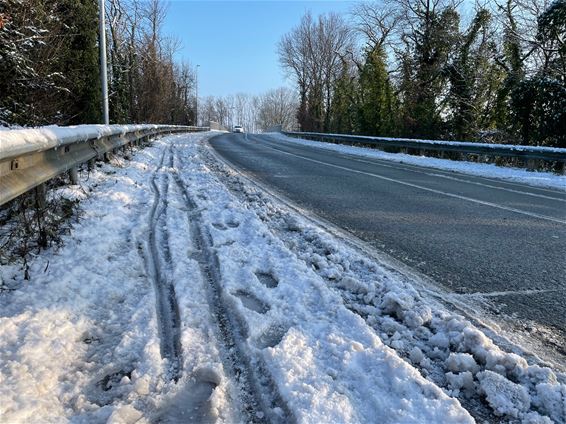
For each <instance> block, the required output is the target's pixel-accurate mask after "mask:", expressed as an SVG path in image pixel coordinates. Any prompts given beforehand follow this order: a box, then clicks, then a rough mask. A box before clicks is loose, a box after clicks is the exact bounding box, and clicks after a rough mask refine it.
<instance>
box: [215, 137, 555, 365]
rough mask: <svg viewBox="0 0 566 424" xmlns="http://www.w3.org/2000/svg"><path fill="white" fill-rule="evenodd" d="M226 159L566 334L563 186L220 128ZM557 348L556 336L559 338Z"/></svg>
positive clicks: (397, 252)
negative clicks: (355, 153) (514, 180)
mask: <svg viewBox="0 0 566 424" xmlns="http://www.w3.org/2000/svg"><path fill="white" fill-rule="evenodd" d="M210 144H211V145H212V147H213V148H214V149H215V150H216V151H217V152H218V153H219V154H220V155H221V156H222V157H223V158H225V159H226V160H228V161H229V162H230V163H231V164H233V165H234V166H236V167H238V168H240V169H241V170H243V171H246V172H247V173H248V174H250V175H251V176H253V177H254V178H255V179H257V180H259V181H260V182H262V183H263V184H266V185H268V186H270V187H272V188H274V189H275V191H277V192H279V193H281V194H283V195H285V196H286V197H287V198H288V199H290V200H292V201H293V202H295V203H296V204H297V205H299V206H300V207H302V208H304V209H307V210H309V211H311V212H313V213H315V214H317V215H319V216H321V217H323V218H325V219H327V220H328V221H330V222H332V223H334V224H336V225H338V226H339V227H341V228H344V229H346V230H348V231H350V232H351V233H353V234H355V235H356V236H358V237H359V238H361V239H362V240H364V241H366V242H368V243H370V244H371V245H373V246H374V247H376V248H378V249H379V250H381V251H384V252H386V253H388V254H389V255H391V256H393V257H394V258H396V259H398V260H401V261H402V262H404V263H405V264H407V265H409V266H411V267H413V268H414V269H417V270H418V271H420V272H422V273H424V274H425V275H427V276H429V277H431V278H433V279H434V280H435V281H437V282H438V283H440V284H441V285H443V286H444V287H445V288H446V289H448V290H449V291H450V292H453V293H457V294H459V295H461V296H462V299H465V298H466V296H470V297H474V298H477V296H478V294H481V295H482V296H483V297H484V298H488V299H489V300H490V301H491V303H492V305H493V307H494V308H495V310H496V312H497V313H502V314H504V315H506V316H511V317H514V318H517V319H519V320H521V322H523V321H524V323H525V326H526V327H527V328H533V327H536V324H539V325H540V324H542V325H544V326H545V327H546V328H547V329H549V330H550V332H551V333H554V334H555V335H558V336H559V339H562V340H564V335H566V302H564V300H565V299H566V261H565V252H566V193H564V192H560V191H558V190H553V189H544V188H535V187H531V186H527V185H523V184H518V183H512V182H504V181H500V180H496V179H493V178H484V177H475V176H470V175H464V174H459V173H455V172H449V171H442V170H436V169H431V168H425V167H418V166H413V165H407V164H399V163H395V162H389V161H385V160H379V159H369V158H363V157H354V156H349V155H345V154H341V153H337V152H333V151H328V150H324V149H318V148H315V147H310V146H303V145H299V144H297V143H292V142H285V141H280V140H279V139H277V140H275V139H274V138H271V137H269V136H264V135H250V134H246V135H244V134H225V135H221V136H217V137H215V138H213V139H212V140H211V141H210ZM557 348H558V350H559V351H560V350H562V354H564V353H565V352H564V351H563V349H561V348H560V342H559V343H557Z"/></svg>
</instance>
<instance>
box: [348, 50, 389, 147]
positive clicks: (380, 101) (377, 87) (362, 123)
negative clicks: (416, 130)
mask: <svg viewBox="0 0 566 424" xmlns="http://www.w3.org/2000/svg"><path fill="white" fill-rule="evenodd" d="M358 96H359V106H358V125H359V126H358V131H359V132H360V133H361V134H367V135H380V136H393V135H395V131H396V117H397V114H398V112H397V104H396V103H397V102H396V99H395V95H394V93H393V87H392V85H391V81H390V79H389V74H388V73H387V65H386V63H385V53H384V51H383V49H382V48H381V47H379V46H376V47H374V48H373V49H368V51H367V53H366V58H365V62H364V65H363V67H362V68H361V71H360V78H359V94H358Z"/></svg>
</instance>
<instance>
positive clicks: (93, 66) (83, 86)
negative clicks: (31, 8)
mask: <svg viewBox="0 0 566 424" xmlns="http://www.w3.org/2000/svg"><path fill="white" fill-rule="evenodd" d="M57 14H58V16H60V17H61V23H62V25H63V28H64V32H65V34H66V35H67V37H69V38H68V40H67V42H66V43H65V44H64V47H63V48H62V51H61V55H60V61H59V63H58V65H57V68H58V69H59V70H60V71H59V72H61V73H62V74H63V75H65V79H66V81H67V84H66V87H67V89H68V96H67V97H68V98H67V107H66V108H65V112H66V114H67V115H68V119H67V122H66V123H67V124H86V123H93V122H100V119H101V113H100V109H101V108H100V104H101V95H100V77H99V75H100V73H99V60H98V3H97V1H96V0H65V1H60V2H59V5H58V8H57Z"/></svg>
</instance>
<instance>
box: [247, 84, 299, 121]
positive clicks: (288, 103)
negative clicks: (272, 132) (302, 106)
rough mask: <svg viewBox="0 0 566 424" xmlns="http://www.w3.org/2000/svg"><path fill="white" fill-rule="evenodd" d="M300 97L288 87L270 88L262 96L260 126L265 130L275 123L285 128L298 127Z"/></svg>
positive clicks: (258, 119) (259, 115)
mask: <svg viewBox="0 0 566 424" xmlns="http://www.w3.org/2000/svg"><path fill="white" fill-rule="evenodd" d="M297 109H298V99H297V95H296V93H295V92H294V91H293V90H291V89H289V88H286V87H280V88H277V89H275V90H270V91H268V92H267V93H265V94H264V95H263V96H261V98H260V103H259V111H258V116H257V124H258V128H259V130H261V131H265V130H267V129H268V128H270V127H273V126H275V125H281V126H282V128H283V129H285V130H294V129H296V127H297Z"/></svg>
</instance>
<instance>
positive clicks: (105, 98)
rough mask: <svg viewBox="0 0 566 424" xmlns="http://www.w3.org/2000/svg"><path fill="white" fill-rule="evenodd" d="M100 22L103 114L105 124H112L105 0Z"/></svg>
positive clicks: (100, 10)
mask: <svg viewBox="0 0 566 424" xmlns="http://www.w3.org/2000/svg"><path fill="white" fill-rule="evenodd" d="M98 23H99V26H100V28H99V33H100V39H99V44H98V47H99V50H100V82H101V85H102V114H103V115H104V124H105V125H108V124H110V116H109V113H108V75H107V73H106V23H105V13H104V0H98Z"/></svg>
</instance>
